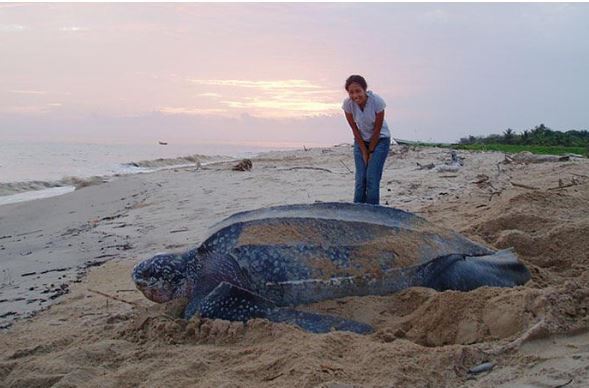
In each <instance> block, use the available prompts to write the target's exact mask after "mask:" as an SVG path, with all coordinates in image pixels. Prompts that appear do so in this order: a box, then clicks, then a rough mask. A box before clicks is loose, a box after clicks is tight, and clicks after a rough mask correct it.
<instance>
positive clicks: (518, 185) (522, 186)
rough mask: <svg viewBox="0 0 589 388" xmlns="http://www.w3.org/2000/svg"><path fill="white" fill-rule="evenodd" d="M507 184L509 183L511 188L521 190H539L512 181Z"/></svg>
mask: <svg viewBox="0 0 589 388" xmlns="http://www.w3.org/2000/svg"><path fill="white" fill-rule="evenodd" d="M509 183H511V185H512V186H515V187H521V188H522V189H528V190H540V189H539V188H538V187H534V186H528V185H524V184H523V183H518V182H513V181H509Z"/></svg>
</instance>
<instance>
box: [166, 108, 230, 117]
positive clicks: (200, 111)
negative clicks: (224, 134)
mask: <svg viewBox="0 0 589 388" xmlns="http://www.w3.org/2000/svg"><path fill="white" fill-rule="evenodd" d="M157 111H158V112H160V113H163V114H168V115H178V114H183V115H210V114H219V113H225V112H227V110H226V109H222V108H198V107H193V108H187V107H172V106H165V107H162V108H159V109H157Z"/></svg>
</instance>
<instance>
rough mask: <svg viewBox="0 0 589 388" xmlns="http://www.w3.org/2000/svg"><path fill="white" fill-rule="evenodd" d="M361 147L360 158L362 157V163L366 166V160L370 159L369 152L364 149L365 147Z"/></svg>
mask: <svg viewBox="0 0 589 388" xmlns="http://www.w3.org/2000/svg"><path fill="white" fill-rule="evenodd" d="M361 149H362V158H364V165H365V166H368V161H369V160H370V153H369V152H368V150H367V149H366V147H361Z"/></svg>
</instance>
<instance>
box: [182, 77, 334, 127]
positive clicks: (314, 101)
mask: <svg viewBox="0 0 589 388" xmlns="http://www.w3.org/2000/svg"><path fill="white" fill-rule="evenodd" d="M189 82H190V83H191V84H193V85H199V86H202V87H204V88H207V87H209V88H213V90H216V91H214V92H213V91H206V92H204V93H201V94H199V96H202V97H214V100H216V101H215V104H216V105H217V106H219V107H223V108H225V109H226V110H228V111H229V112H230V113H233V114H244V113H246V114H249V115H252V116H254V117H268V118H270V117H272V118H287V117H301V116H305V117H308V116H318V115H331V114H334V113H335V112H339V105H340V104H339V102H336V101H337V100H336V98H339V94H340V93H339V91H338V90H334V89H332V88H325V87H323V86H321V85H319V84H317V83H314V82H311V81H309V80H304V79H286V80H235V79H212V80H203V79H190V80H189ZM219 88H221V90H222V91H223V93H219V92H218V90H219ZM336 96H338V97H336ZM220 97H224V99H223V100H219V98H220Z"/></svg>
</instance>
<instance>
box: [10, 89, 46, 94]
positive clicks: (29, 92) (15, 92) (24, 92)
mask: <svg viewBox="0 0 589 388" xmlns="http://www.w3.org/2000/svg"><path fill="white" fill-rule="evenodd" d="M8 92H9V93H14V94H47V92H46V91H45V90H9V91H8Z"/></svg>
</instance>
